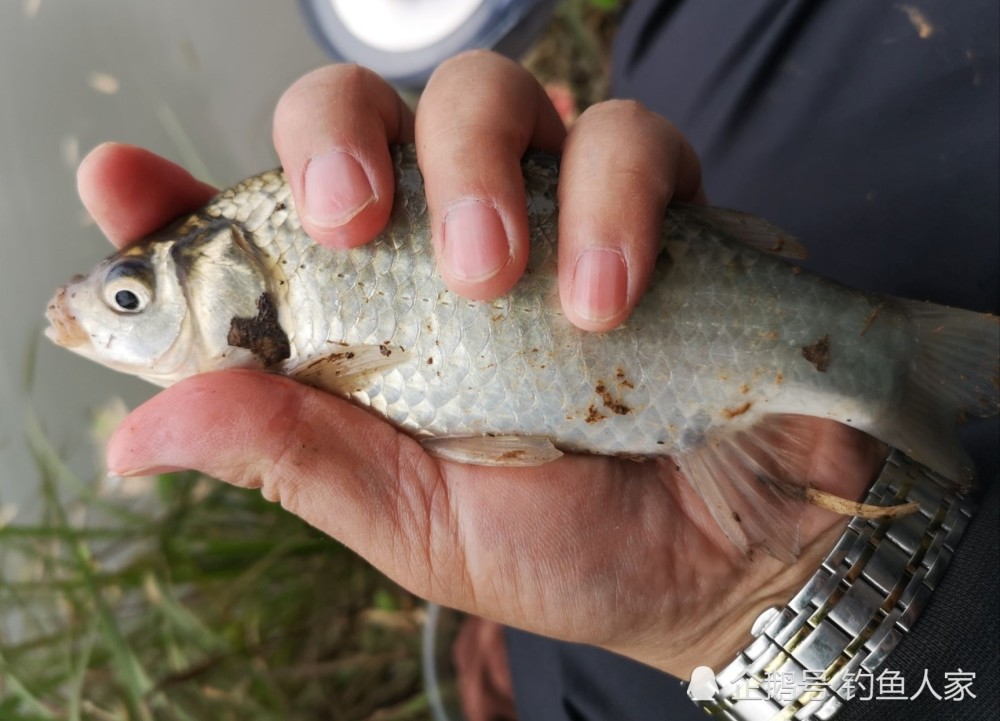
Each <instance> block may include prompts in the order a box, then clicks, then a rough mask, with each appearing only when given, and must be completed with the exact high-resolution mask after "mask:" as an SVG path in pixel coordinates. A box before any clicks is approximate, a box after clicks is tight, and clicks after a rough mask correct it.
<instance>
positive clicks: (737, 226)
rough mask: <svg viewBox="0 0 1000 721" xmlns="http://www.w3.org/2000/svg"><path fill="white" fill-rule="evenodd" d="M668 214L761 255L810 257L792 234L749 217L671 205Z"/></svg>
mask: <svg viewBox="0 0 1000 721" xmlns="http://www.w3.org/2000/svg"><path fill="white" fill-rule="evenodd" d="M669 212H670V214H671V215H674V216H675V217H677V218H678V219H679V220H681V219H683V220H694V221H697V222H699V223H701V224H703V225H708V226H711V227H712V228H715V229H716V230H719V231H721V232H722V233H725V234H726V235H727V236H729V237H730V238H732V239H733V240H738V241H740V242H741V243H744V244H746V245H749V246H750V247H751V248H755V249H757V250H759V251H761V252H763V253H768V254H770V255H776V256H778V257H780V258H789V259H792V260H805V259H806V258H808V257H809V251H808V250H806V247H805V246H804V245H802V243H801V242H800V241H799V240H798V239H796V238H795V236H793V235H792V234H791V233H788V232H787V231H784V230H782V229H781V228H779V227H778V226H776V225H772V224H771V223H769V222H767V221H766V220H764V219H763V218H758V217H757V216H756V215H751V214H750V213H744V212H741V211H739V210H729V209H728V208H716V207H713V206H704V205H689V204H687V203H674V204H672V205H671V206H670V209H669Z"/></svg>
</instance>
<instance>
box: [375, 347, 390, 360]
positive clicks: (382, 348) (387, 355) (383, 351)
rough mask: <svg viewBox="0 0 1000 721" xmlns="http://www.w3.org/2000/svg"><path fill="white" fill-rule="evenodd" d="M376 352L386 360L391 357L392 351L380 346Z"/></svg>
mask: <svg viewBox="0 0 1000 721" xmlns="http://www.w3.org/2000/svg"><path fill="white" fill-rule="evenodd" d="M378 352H379V353H381V354H382V355H384V356H385V357H386V358H388V357H389V356H391V355H392V351H391V350H389V348H388V346H385V345H380V346H379V347H378Z"/></svg>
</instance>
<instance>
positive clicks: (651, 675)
mask: <svg viewBox="0 0 1000 721" xmlns="http://www.w3.org/2000/svg"><path fill="white" fill-rule="evenodd" d="M998 26H1000V6H998V4H997V3H996V2H995V0H965V1H964V2H954V1H953V0H920V1H919V2H912V3H899V2H895V1H894V0H733V1H731V2H724V1H722V0H712V1H711V2H705V0H633V2H632V3H631V4H630V7H629V10H628V12H627V13H626V15H625V18H624V21H623V24H622V27H621V30H620V32H619V35H618V38H617V40H616V46H615V54H614V61H613V68H614V91H615V94H616V95H618V96H619V97H630V98H637V99H639V100H641V101H643V102H644V103H645V104H646V105H647V106H648V107H650V108H651V109H652V110H654V111H656V112H658V113H660V114H662V115H665V116H666V117H668V118H670V119H671V120H672V121H673V122H674V123H675V124H676V125H677V126H678V127H679V128H680V129H681V131H682V132H684V134H685V135H687V136H688V138H689V139H691V141H692V143H693V145H694V147H695V150H696V151H697V152H698V153H699V156H700V158H701V161H702V168H703V176H704V179H705V187H706V190H707V192H708V196H709V198H710V199H711V201H712V202H713V203H715V204H718V205H722V206H729V207H734V208H739V209H741V210H746V211H750V212H753V213H756V214H758V215H761V216H763V217H765V218H767V219H768V220H770V221H772V222H774V223H776V224H777V225H780V226H783V227H785V228H786V229H788V230H789V231H791V232H792V233H794V234H795V235H796V236H798V237H799V238H800V239H802V240H803V242H804V243H805V244H806V246H807V247H808V248H809V250H810V254H811V260H810V264H811V267H813V268H814V269H816V270H817V271H819V272H821V273H824V274H825V275H828V276H831V277H834V278H836V279H838V280H841V281H842V282H846V283H848V284H850V285H853V286H856V287H859V288H864V289H866V290H872V291H879V292H885V293H890V294H893V295H899V296H904V297H911V298H919V299H924V300H932V301H935V302H938V303H945V304H949V305H955V306H960V307H966V308H970V309H975V310H981V311H990V312H994V313H996V312H997V310H998V300H1000V297H998V296H1000V290H998V288H1000V286H998V267H1000V243H998V242H997V239H998V238H1000V143H998V132H1000V131H998V128H1000V80H998V79H1000V49H998V45H1000V34H998V33H997V27H998ZM998 437H1000V430H998V426H997V423H996V419H994V420H993V421H990V422H985V423H981V424H979V425H978V426H976V427H973V428H970V429H968V431H967V432H966V433H965V434H964V441H965V442H966V444H967V447H969V449H970V450H971V452H972V453H973V456H974V458H975V460H976V462H977V465H978V466H979V469H980V477H981V478H984V479H992V480H993V481H996V480H997V462H998V448H997V443H998V442H997V439H998ZM997 485H998V484H997V482H994V483H992V484H988V487H987V489H986V492H985V494H984V499H983V505H982V507H981V509H980V511H979V512H978V513H977V515H976V516H975V517H974V519H973V521H972V523H971V524H970V527H969V529H968V531H967V533H966V537H965V539H964V540H963V541H962V543H961V544H960V546H959V548H958V550H957V552H956V555H955V557H954V559H953V561H952V565H951V567H950V569H949V571H948V572H947V574H946V575H945V577H944V579H943V580H942V583H941V584H940V585H939V587H938V589H937V590H936V591H935V593H934V594H933V596H932V597H931V602H930V604H929V606H928V608H927V609H926V610H925V612H924V614H923V616H922V618H921V620H920V621H919V622H918V623H917V625H916V626H915V628H914V630H913V632H912V633H910V634H908V635H907V636H906V638H905V639H904V640H903V641H902V643H901V644H900V646H899V647H897V649H896V650H895V651H894V652H893V653H892V654H891V655H890V656H889V658H888V660H887V662H886V666H885V667H886V668H891V669H893V670H898V671H900V673H901V674H902V676H903V678H904V679H905V681H906V684H907V688H910V689H912V690H914V691H915V690H916V687H917V686H919V684H920V682H921V680H922V678H923V675H924V669H927V672H928V678H929V679H930V680H931V681H932V682H933V683H934V684H935V688H936V690H937V691H938V692H939V693H942V694H943V692H944V678H945V674H946V673H952V672H957V671H959V670H961V671H963V672H966V671H972V672H973V673H975V678H974V680H973V682H972V685H971V690H972V692H973V693H974V694H976V698H975V699H972V698H970V697H966V698H965V699H964V700H962V701H960V702H959V701H943V700H942V701H936V700H935V699H933V697H932V696H930V695H929V694H926V695H924V694H922V695H921V696H920V697H918V698H917V699H916V700H914V701H906V702H882V703H878V702H875V701H860V700H858V701H854V702H852V703H850V704H848V705H847V706H846V707H845V709H844V711H843V712H842V713H841V714H840V715H839V716H838V720H839V719H852V720H855V719H891V718H907V719H923V718H927V719H930V718H935V719H938V718H948V719H952V718H968V719H980V718H995V717H996V715H997V710H998V708H1000V697H998V679H1000V674H998V668H997V665H998V661H997V659H998V648H997V644H998V629H997V621H996V618H997V615H998V614H997V610H998V604H1000V601H998V599H1000V596H998V589H997V584H998V573H1000V565H998V560H997V559H998V556H997V544H998V540H997V533H998V532H997V525H998V518H997V514H998V508H997ZM508 644H509V650H510V657H511V665H512V672H513V678H514V686H515V695H516V698H517V701H518V709H519V712H520V713H521V721H534V720H535V719H544V720H545V721H561V720H563V719H565V720H567V721H597V720H598V719H616V720H617V719H621V720H623V721H627V720H629V719H650V718H672V719H687V718H691V719H695V718H704V716H703V715H702V714H701V712H700V711H698V710H697V709H695V707H694V706H693V704H692V703H691V702H690V701H689V700H688V699H687V697H686V695H685V694H684V690H683V686H682V685H681V684H680V683H679V682H678V681H677V680H676V679H674V678H672V677H669V676H667V675H665V674H659V673H657V672H655V671H653V670H651V669H649V668H646V667H643V666H641V665H639V664H636V663H634V662H631V661H628V660H626V659H623V658H620V657H618V656H614V655H613V654H609V653H605V652H603V651H600V650H597V649H593V648H587V647H583V646H576V645H573V644H565V643H560V642H556V641H550V640H547V639H542V638H539V637H537V636H531V635H529V634H524V633H520V632H514V631H512V632H510V633H509V634H508ZM921 714H922V715H921Z"/></svg>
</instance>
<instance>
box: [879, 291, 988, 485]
mask: <svg viewBox="0 0 1000 721" xmlns="http://www.w3.org/2000/svg"><path fill="white" fill-rule="evenodd" d="M904 303H905V305H906V310H907V312H908V313H909V315H910V317H911V319H912V320H913V322H914V327H915V329H916V335H917V351H916V354H915V356H914V358H913V359H912V360H911V363H910V373H909V376H908V377H907V378H906V379H905V380H904V381H903V388H902V395H901V397H902V399H903V400H902V403H901V404H900V406H899V407H898V408H895V409H893V412H892V413H891V414H889V415H887V416H885V417H884V418H883V419H881V420H880V421H878V422H877V423H876V424H875V425H874V427H873V428H872V429H871V432H872V433H873V434H874V435H876V436H878V437H879V438H881V439H882V440H884V441H885V442H886V443H888V444H890V445H892V446H894V447H896V448H898V449H899V450H900V451H902V452H903V453H905V454H906V455H908V456H909V457H910V458H912V459H913V460H915V461H917V462H919V463H923V464H924V465H926V466H928V467H929V468H931V469H932V470H934V471H936V472H938V473H940V474H941V475H942V476H945V477H946V478H948V479H950V480H952V481H956V482H962V483H968V482H970V481H972V479H973V478H974V476H975V468H974V466H973V463H972V459H971V458H969V456H968V454H967V453H966V452H965V451H964V450H963V449H962V446H961V444H960V442H959V440H958V435H957V432H956V429H957V426H958V424H960V423H962V422H963V421H964V420H965V419H966V418H968V417H970V416H977V417H982V418H988V417H990V416H994V415H997V413H998V412H1000V318H998V317H997V316H994V315H989V314H987V313H975V312H972V311H967V310H959V309H956V308H948V307H945V306H940V305H935V304H933V303H922V302H918V301H904Z"/></svg>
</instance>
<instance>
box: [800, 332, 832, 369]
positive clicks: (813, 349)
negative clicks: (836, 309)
mask: <svg viewBox="0 0 1000 721" xmlns="http://www.w3.org/2000/svg"><path fill="white" fill-rule="evenodd" d="M802 357H803V358H805V359H806V360H807V361H809V362H810V363H812V364H813V366H814V367H815V368H816V370H818V371H819V372H820V373H826V369H827V368H829V367H830V336H829V335H824V336H823V337H822V338H820V339H819V340H818V341H816V342H815V343H813V344H812V345H806V346H802Z"/></svg>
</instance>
